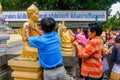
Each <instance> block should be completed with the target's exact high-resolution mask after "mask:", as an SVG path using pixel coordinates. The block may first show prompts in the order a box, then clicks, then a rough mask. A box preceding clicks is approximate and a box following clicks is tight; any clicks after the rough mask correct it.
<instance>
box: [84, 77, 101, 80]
mask: <svg viewBox="0 0 120 80" xmlns="http://www.w3.org/2000/svg"><path fill="white" fill-rule="evenodd" d="M85 80H100V78H91V77H85Z"/></svg>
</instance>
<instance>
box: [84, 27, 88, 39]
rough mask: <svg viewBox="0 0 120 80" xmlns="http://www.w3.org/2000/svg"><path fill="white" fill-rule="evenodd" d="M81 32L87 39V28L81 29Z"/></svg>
mask: <svg viewBox="0 0 120 80" xmlns="http://www.w3.org/2000/svg"><path fill="white" fill-rule="evenodd" d="M83 32H84V34H85V37H86V38H87V39H88V28H83Z"/></svg>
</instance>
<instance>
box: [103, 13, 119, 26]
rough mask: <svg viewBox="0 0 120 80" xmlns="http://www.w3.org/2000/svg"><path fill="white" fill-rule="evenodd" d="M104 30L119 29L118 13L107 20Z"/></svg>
mask: <svg viewBox="0 0 120 80" xmlns="http://www.w3.org/2000/svg"><path fill="white" fill-rule="evenodd" d="M104 28H120V12H119V11H118V12H117V13H116V14H115V15H113V16H111V17H110V18H108V22H107V23H106V24H105V25H104Z"/></svg>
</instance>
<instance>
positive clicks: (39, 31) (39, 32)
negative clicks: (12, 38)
mask: <svg viewBox="0 0 120 80" xmlns="http://www.w3.org/2000/svg"><path fill="white" fill-rule="evenodd" d="M30 27H31V28H32V29H33V30H35V31H36V32H37V33H38V34H39V35H43V33H44V32H43V31H42V30H40V29H38V28H35V27H34V26H32V25H31V26H30Z"/></svg>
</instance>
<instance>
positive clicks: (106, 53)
mask: <svg viewBox="0 0 120 80" xmlns="http://www.w3.org/2000/svg"><path fill="white" fill-rule="evenodd" d="M112 49H113V46H111V47H110V48H109V49H108V50H107V51H105V49H104V47H102V55H103V56H106V55H108V54H109V53H110V52H111V51H112Z"/></svg>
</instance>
